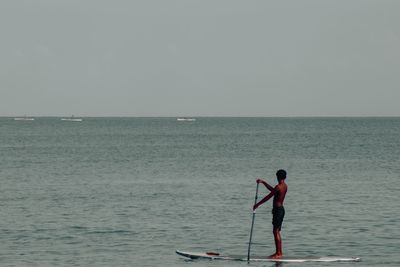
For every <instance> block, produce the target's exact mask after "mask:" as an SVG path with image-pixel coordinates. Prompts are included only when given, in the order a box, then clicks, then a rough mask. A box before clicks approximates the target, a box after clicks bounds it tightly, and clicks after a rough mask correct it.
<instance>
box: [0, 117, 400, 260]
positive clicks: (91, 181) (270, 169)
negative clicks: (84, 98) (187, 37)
mask: <svg viewBox="0 0 400 267" xmlns="http://www.w3.org/2000/svg"><path fill="white" fill-rule="evenodd" d="M0 159H1V161H0V182H1V183H0V215H1V217H0V218H1V219H0V266H173V267H181V266H185V267H187V266H193V267H203V266H218V267H222V266H248V265H247V263H245V262H222V261H219V262H218V261H187V260H184V259H182V258H180V257H178V256H177V255H175V250H176V249H181V250H188V251H219V252H221V253H229V254H246V253H247V242H248V239H249V231H250V224H251V216H252V213H251V206H252V205H253V201H254V194H255V188H256V184H255V179H256V178H257V177H262V178H265V179H266V180H267V181H269V182H270V183H275V177H274V174H275V171H276V170H277V169H279V168H284V169H286V170H287V171H288V178H287V183H288V185H289V191H288V194H287V199H286V202H285V208H286V217H285V221H284V225H283V229H282V236H283V242H284V249H285V254H286V255H288V256H309V255H319V256H359V257H362V259H363V261H362V262H359V263H351V264H349V263H326V264H320V263H319V264H305V263H303V264H285V265H290V266H330V267H333V266H350V265H351V266H353V265H354V266H358V267H362V266H393V267H394V266H400V231H399V229H400V193H399V189H400V118H197V120H196V121H195V122H177V121H176V118H85V119H84V120H83V121H82V122H68V121H61V120H60V119H59V118H36V120H35V121H14V120H13V119H12V118H0ZM265 193H267V192H266V190H265V189H264V188H262V189H261V190H260V197H261V195H262V194H265ZM270 212H271V204H270V203H266V204H264V206H262V207H261V208H260V209H259V210H258V212H257V214H256V220H255V226H254V236H253V241H254V244H253V245H252V252H253V253H254V254H259V255H260V254H261V255H269V254H272V253H273V252H274V245H273V238H272V233H271V231H272V225H271V214H270ZM250 265H251V266H274V265H273V264H271V263H251V264H250Z"/></svg>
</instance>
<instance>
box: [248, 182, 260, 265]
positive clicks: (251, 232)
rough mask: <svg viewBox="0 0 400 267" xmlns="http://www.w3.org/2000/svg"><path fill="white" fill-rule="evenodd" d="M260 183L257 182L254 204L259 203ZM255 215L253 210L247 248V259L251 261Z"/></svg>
mask: <svg viewBox="0 0 400 267" xmlns="http://www.w3.org/2000/svg"><path fill="white" fill-rule="evenodd" d="M258 185H259V183H257V187H256V197H255V199H254V205H255V204H257V195H258ZM255 216H256V211H255V210H253V219H252V220H251V229H250V240H249V249H248V250H247V261H250V246H251V238H252V237H253V226H254V218H255Z"/></svg>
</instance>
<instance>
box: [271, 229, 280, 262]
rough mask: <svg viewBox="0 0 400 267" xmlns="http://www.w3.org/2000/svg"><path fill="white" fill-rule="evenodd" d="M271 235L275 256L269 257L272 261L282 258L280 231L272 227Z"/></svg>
mask: <svg viewBox="0 0 400 267" xmlns="http://www.w3.org/2000/svg"><path fill="white" fill-rule="evenodd" d="M273 234H274V240H275V254H272V255H271V256H269V257H270V258H272V259H278V258H281V257H282V256H283V251H282V238H281V231H280V230H279V228H276V227H274V231H273Z"/></svg>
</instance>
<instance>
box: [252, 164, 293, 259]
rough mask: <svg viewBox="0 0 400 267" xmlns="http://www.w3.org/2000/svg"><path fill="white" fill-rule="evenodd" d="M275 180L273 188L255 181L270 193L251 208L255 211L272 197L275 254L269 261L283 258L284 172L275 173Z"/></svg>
mask: <svg viewBox="0 0 400 267" xmlns="http://www.w3.org/2000/svg"><path fill="white" fill-rule="evenodd" d="M276 178H277V180H278V184H277V185H276V186H275V187H272V186H270V185H269V184H268V183H267V182H265V181H264V180H262V179H257V183H258V184H259V183H262V184H263V185H264V186H265V187H266V188H267V189H268V190H269V191H271V193H269V194H268V195H267V196H265V197H264V198H263V199H262V200H260V201H259V202H258V203H256V204H255V205H254V207H253V210H255V209H257V208H258V207H259V206H261V205H262V204H263V203H264V202H266V201H268V200H269V199H270V198H271V197H274V200H273V205H272V206H273V208H272V225H273V226H274V228H273V233H274V240H275V249H276V251H275V254H272V255H271V256H269V258H271V259H279V258H282V256H283V250H282V239H281V228H282V222H283V217H285V208H284V207H283V201H284V200H285V196H286V192H287V189H288V186H287V184H286V183H285V179H286V171H285V170H278V171H277V172H276Z"/></svg>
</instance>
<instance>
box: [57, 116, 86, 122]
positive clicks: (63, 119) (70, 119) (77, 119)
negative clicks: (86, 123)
mask: <svg viewBox="0 0 400 267" xmlns="http://www.w3.org/2000/svg"><path fill="white" fill-rule="evenodd" d="M61 120H62V121H83V119H80V118H75V117H74V116H71V117H70V118H61Z"/></svg>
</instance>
